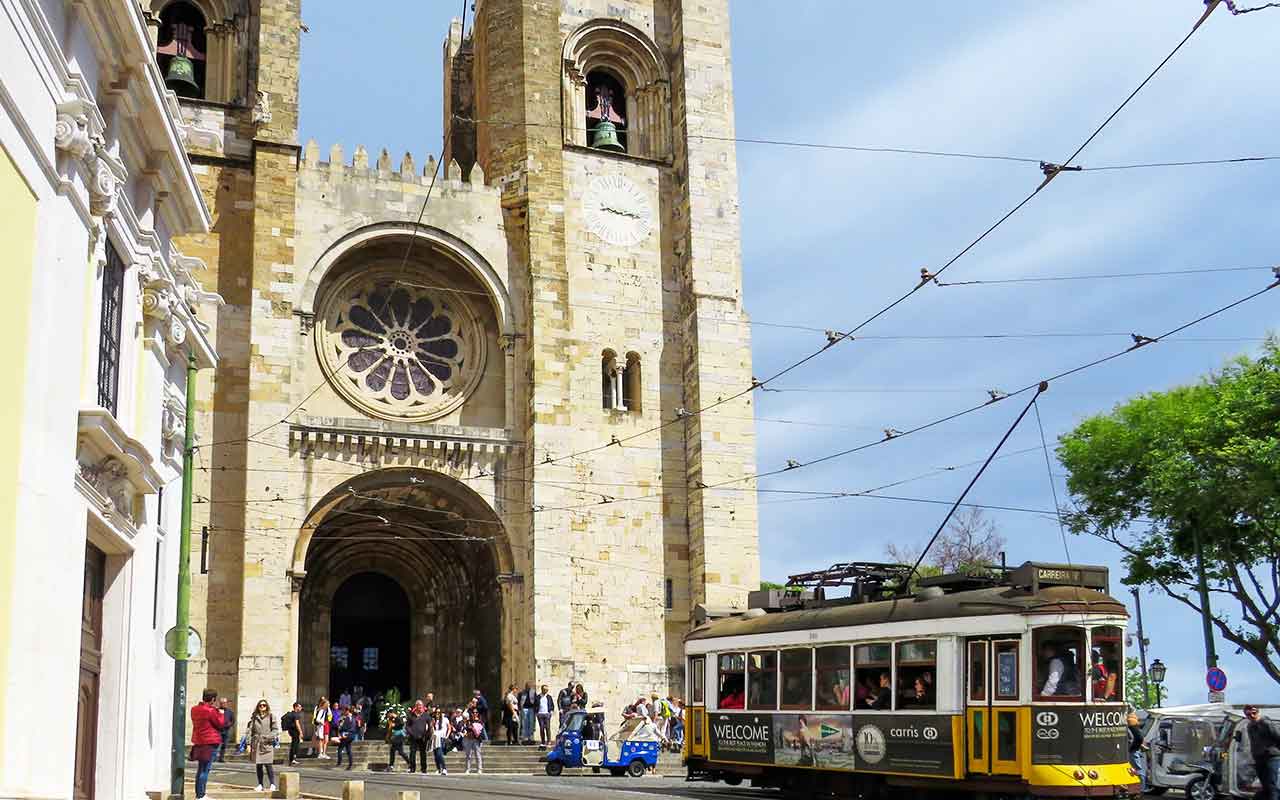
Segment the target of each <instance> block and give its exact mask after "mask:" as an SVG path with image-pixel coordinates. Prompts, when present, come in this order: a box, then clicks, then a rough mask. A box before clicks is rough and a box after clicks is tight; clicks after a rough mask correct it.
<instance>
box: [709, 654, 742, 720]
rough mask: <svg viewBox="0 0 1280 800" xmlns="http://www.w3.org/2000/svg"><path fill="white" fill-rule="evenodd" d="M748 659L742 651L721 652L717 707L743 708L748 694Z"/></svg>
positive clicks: (717, 678)
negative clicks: (746, 691) (746, 692)
mask: <svg viewBox="0 0 1280 800" xmlns="http://www.w3.org/2000/svg"><path fill="white" fill-rule="evenodd" d="M745 667H746V659H745V657H744V656H743V655H742V653H721V654H720V674H719V675H717V676H716V686H717V687H718V693H717V695H716V700H717V703H716V707H717V708H742V707H743V706H744V705H745V701H746V694H745V692H744V690H745V689H746V669H745Z"/></svg>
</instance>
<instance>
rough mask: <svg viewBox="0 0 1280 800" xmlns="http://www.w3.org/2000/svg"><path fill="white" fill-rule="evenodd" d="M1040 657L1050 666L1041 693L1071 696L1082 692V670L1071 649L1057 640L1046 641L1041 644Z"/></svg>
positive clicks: (1049, 695) (1046, 671)
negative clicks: (1077, 664)
mask: <svg viewBox="0 0 1280 800" xmlns="http://www.w3.org/2000/svg"><path fill="white" fill-rule="evenodd" d="M1040 658H1041V660H1043V661H1044V662H1046V664H1047V666H1048V669H1046V670H1045V673H1044V674H1046V675H1047V677H1046V678H1045V681H1044V686H1043V687H1041V689H1040V694H1041V695H1044V696H1045V697H1052V696H1062V697H1071V696H1077V695H1079V694H1080V672H1079V669H1078V668H1077V666H1076V659H1075V655H1074V654H1073V653H1072V652H1071V650H1069V649H1068V648H1065V647H1063V646H1062V645H1060V644H1058V643H1056V642H1045V643H1044V644H1043V645H1041V646H1040Z"/></svg>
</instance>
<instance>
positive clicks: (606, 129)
mask: <svg viewBox="0 0 1280 800" xmlns="http://www.w3.org/2000/svg"><path fill="white" fill-rule="evenodd" d="M591 146H592V147H594V148H595V149H597V150H608V151H610V152H613V153H622V152H625V151H626V149H627V148H625V147H623V146H622V143H621V142H619V141H618V127H617V126H616V125H614V124H613V123H612V122H610V121H609V120H607V119H602V120H600V124H598V125H596V126H595V128H594V129H592V131H591Z"/></svg>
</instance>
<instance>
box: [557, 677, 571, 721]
mask: <svg viewBox="0 0 1280 800" xmlns="http://www.w3.org/2000/svg"><path fill="white" fill-rule="evenodd" d="M572 707H573V681H569V684H568V685H567V686H565V687H564V688H563V689H561V690H560V692H559V693H558V694H557V695H556V708H558V709H560V726H559V730H564V718H565V717H566V716H568V715H569V709H570V708H572Z"/></svg>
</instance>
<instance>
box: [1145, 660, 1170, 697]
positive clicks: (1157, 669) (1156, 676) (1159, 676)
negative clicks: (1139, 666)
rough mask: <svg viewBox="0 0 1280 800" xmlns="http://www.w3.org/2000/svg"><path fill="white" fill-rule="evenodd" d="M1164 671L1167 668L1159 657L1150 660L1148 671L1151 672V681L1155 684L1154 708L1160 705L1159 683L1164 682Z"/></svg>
mask: <svg viewBox="0 0 1280 800" xmlns="http://www.w3.org/2000/svg"><path fill="white" fill-rule="evenodd" d="M1166 671H1167V668H1166V667H1165V665H1164V662H1163V661H1161V660H1160V659H1158V658H1157V659H1156V660H1155V661H1152V662H1151V669H1150V670H1149V672H1150V674H1151V682H1152V683H1154V684H1155V685H1156V708H1159V707H1160V685H1161V684H1162V683H1164V675H1165V672H1166Z"/></svg>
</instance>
